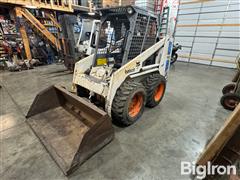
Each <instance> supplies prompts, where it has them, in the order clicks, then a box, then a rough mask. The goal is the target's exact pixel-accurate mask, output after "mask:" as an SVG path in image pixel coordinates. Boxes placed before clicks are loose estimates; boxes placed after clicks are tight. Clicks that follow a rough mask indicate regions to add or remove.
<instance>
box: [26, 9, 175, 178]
mask: <svg viewBox="0 0 240 180" xmlns="http://www.w3.org/2000/svg"><path fill="white" fill-rule="evenodd" d="M99 13H100V14H101V23H100V25H99V26H98V27H97V30H96V41H97V43H96V51H95V53H94V54H92V55H90V56H88V57H86V58H84V59H82V60H81V61H79V62H77V63H76V64H75V69H74V76H73V85H74V86H73V87H75V88H76V92H77V95H75V94H72V93H69V92H68V91H67V90H65V89H64V88H61V87H58V86H52V87H50V88H48V89H46V90H44V91H42V92H40V93H39V94H38V95H37V97H36V98H35V100H34V103H33V104H32V106H31V108H30V110H29V112H28V115H27V118H28V120H27V122H28V124H29V125H30V126H31V128H32V129H33V131H34V132H35V134H36V135H37V136H38V137H39V139H40V140H41V142H42V143H43V145H44V146H45V147H46V149H47V150H48V151H49V153H50V154H51V156H52V157H53V159H54V160H55V161H56V163H57V164H58V165H59V167H60V168H61V169H62V170H63V172H64V174H66V175H68V174H69V173H71V172H72V171H73V170H74V169H75V168H76V167H77V165H80V164H82V163H83V162H84V161H85V160H87V159H88V158H89V157H90V156H92V155H93V154H94V153H96V152H97V151H98V150H99V149H101V148H102V147H103V146H104V145H106V144H107V143H109V142H110V141H111V140H112V139H113V137H114V130H113V127H112V123H111V120H112V121H114V122H117V123H119V124H121V125H124V126H129V125H131V124H133V123H134V122H135V121H137V120H138V119H139V118H140V117H141V116H142V114H143V111H144V107H145V106H147V107H150V108H152V107H155V106H157V105H158V104H159V103H160V101H161V100H162V98H163V96H164V93H165V88H166V80H167V76H168V70H169V66H170V59H171V52H172V46H173V43H172V38H171V35H170V33H169V34H166V36H165V37H162V35H161V38H159V37H160V36H159V35H158V32H159V31H158V20H157V17H156V16H155V15H154V14H151V13H150V12H147V11H146V10H143V9H141V8H138V7H135V6H126V7H116V8H106V9H100V10H99ZM169 32H170V31H169ZM110 117H111V118H110Z"/></svg>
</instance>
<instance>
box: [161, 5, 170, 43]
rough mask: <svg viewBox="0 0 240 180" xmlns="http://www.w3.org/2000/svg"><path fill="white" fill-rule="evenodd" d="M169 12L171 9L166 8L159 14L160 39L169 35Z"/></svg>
mask: <svg viewBox="0 0 240 180" xmlns="http://www.w3.org/2000/svg"><path fill="white" fill-rule="evenodd" d="M169 12H170V8H169V7H164V8H163V10H162V13H161V14H159V29H158V34H159V36H158V37H160V39H162V37H164V36H166V35H167V31H168V23H169Z"/></svg>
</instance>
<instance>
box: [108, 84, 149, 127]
mask: <svg viewBox="0 0 240 180" xmlns="http://www.w3.org/2000/svg"><path fill="white" fill-rule="evenodd" d="M136 96H139V97H140V98H141V97H142V102H141V104H139V107H140V108H139V112H137V114H136V115H134V116H131V114H130V112H131V108H130V106H131V105H132V103H133V102H132V101H133V99H134V98H135V97H136ZM145 104H146V91H145V88H144V86H143V85H142V83H139V82H134V81H127V82H125V83H123V84H122V85H121V87H120V88H119V89H118V90H117V92H116V95H115V97H114V99H113V104H112V119H113V122H115V123H117V124H119V125H121V126H129V125H131V124H133V123H134V122H136V121H137V120H138V119H139V118H140V117H141V116H142V114H143V111H144V106H145Z"/></svg>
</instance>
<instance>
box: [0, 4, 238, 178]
mask: <svg viewBox="0 0 240 180" xmlns="http://www.w3.org/2000/svg"><path fill="white" fill-rule="evenodd" d="M42 2H43V1H41V0H40V1H37V0H32V1H22V0H19V1H11V0H6V1H4V0H3V2H0V23H1V42H0V45H1V47H0V48H1V51H0V52H1V58H0V65H1V66H0V67H1V70H0V86H1V88H0V94H1V96H0V102H1V103H0V139H1V141H0V143H1V144H0V152H1V153H0V167H1V168H0V177H1V179H3V180H9V179H18V180H26V179H36V180H42V179H50V180H60V179H117V180H118V179H119V180H126V179H163V180H172V179H179V180H187V179H197V178H196V177H194V176H193V175H182V174H181V162H183V161H185V162H191V163H195V164H196V166H198V165H204V163H203V162H206V161H210V162H212V163H213V164H218V165H229V164H231V165H235V166H236V167H237V174H225V175H216V176H212V175H209V176H207V177H206V179H219V180H225V179H226V180H228V179H230V180H235V179H236V180H238V179H239V174H240V168H239V167H240V166H239V159H240V147H239V144H240V143H239V129H240V105H239V102H240V93H239V89H240V87H239V89H238V84H239V86H240V83H239V81H240V80H239V79H240V78H239V77H238V78H237V80H235V81H233V82H232V83H231V81H232V79H233V77H234V76H235V74H236V73H238V76H240V75H239V67H238V63H239V64H240V2H239V1H235V0H226V1H217V0H179V1H174V0H169V1H162V0H155V1H150V0H135V1H125V0H120V1H118V0H114V1H110V0H103V1H84V0H79V1H60V0H57V1H52V0H50V1H45V2H44V3H42ZM135 6H136V7H137V8H136V9H135V8H133V9H134V11H136V12H137V11H138V8H140V9H142V8H143V9H145V11H147V12H149V14H150V15H149V14H148V15H149V16H150V17H149V19H148V23H147V24H148V25H149V24H150V21H151V18H154V17H155V16H156V17H157V15H158V16H159V17H158V18H160V20H159V23H158V24H157V26H160V29H161V30H159V41H156V42H154V44H151V46H148V47H147V48H149V49H150V50H151V47H154V48H155V49H156V50H155V51H154V53H155V54H156V52H157V51H158V50H159V52H165V48H164V47H165V46H166V45H165V44H163V45H161V48H163V49H161V48H160V46H159V47H158V46H157V45H158V44H159V45H160V44H161V42H162V40H163V39H164V38H165V36H167V34H168V33H167V29H170V31H172V36H173V39H174V40H173V43H174V45H175V47H177V46H178V45H180V47H181V48H179V49H177V52H175V53H177V59H176V60H177V61H176V62H174V63H173V64H171V65H170V64H169V65H166V66H168V67H169V72H168V73H167V72H166V75H165V77H167V87H166V91H165V95H164V98H163V99H162V100H160V101H161V103H160V104H159V105H158V106H156V107H154V108H149V107H146V108H145V110H144V113H143V114H142V116H141V117H140V118H139V119H137V120H136V121H134V123H133V124H131V125H130V126H129V125H127V126H121V125H118V124H117V123H113V125H112V126H113V127H111V128H112V129H113V132H114V138H113V139H111V141H110V142H108V143H105V144H104V146H102V147H101V148H98V149H97V150H96V151H95V152H94V153H93V154H91V155H88V156H87V159H84V163H81V164H79V165H77V167H75V166H74V170H73V171H72V169H71V170H69V174H68V172H67V173H66V172H64V168H63V167H62V165H61V162H60V161H59V160H58V159H57V158H56V157H55V155H54V154H53V153H52V151H51V149H49V147H48V146H47V145H46V141H45V140H44V139H41V138H42V137H43V136H41V135H42V134H41V135H39V134H38V131H36V129H35V127H34V126H33V124H31V123H30V121H32V117H30V115H29V114H31V113H30V110H29V109H34V108H36V109H37V108H40V109H41V107H43V106H45V104H51V103H53V101H55V100H54V97H53V96H51V94H50V95H48V96H47V98H45V99H43V101H41V103H43V104H40V105H39V106H38V107H36V106H34V105H35V104H37V100H38V99H41V98H40V95H42V94H44V92H47V90H46V89H48V88H49V87H51V86H53V85H56V86H57V87H60V88H62V90H61V93H62V92H65V91H67V92H68V93H69V94H70V95H69V97H72V96H73V97H74V99H77V100H79V101H81V102H82V101H87V102H86V103H91V101H90V100H88V97H87V98H86V97H85V98H82V97H81V98H79V97H78V96H79V94H78V89H77V90H76V88H74V85H79V84H78V82H77V80H76V79H77V78H80V77H82V76H79V77H78V75H77V73H76V72H75V71H76V70H78V68H79V67H80V66H81V63H82V62H84V59H87V58H89V57H92V56H93V54H94V52H95V51H94V48H99V47H98V44H97V45H96V46H95V44H94V46H91V45H89V44H92V42H91V40H89V41H88V43H89V44H81V42H83V43H86V42H87V41H82V40H81V38H82V37H81V32H82V33H85V35H86V37H88V38H91V37H92V38H93V39H94V40H93V41H95V38H94V37H97V35H93V34H94V32H95V34H97V32H99V31H100V30H99V29H98V26H97V25H98V23H99V22H100V21H102V19H101V17H100V18H99V17H98V16H97V14H98V11H100V12H103V13H101V15H100V16H105V15H106V17H107V18H109V16H110V15H109V14H111V13H112V14H114V13H116V12H117V11H116V12H115V11H111V8H119V7H135ZM102 8H103V9H104V10H102V11H101V10H99V9H102ZM109 9H110V10H109ZM165 10H166V11H167V13H166V14H167V21H166V22H163V19H164V16H162V15H163V14H164V13H165V12H166V11H165ZM126 11H128V9H126ZM113 12H114V13H113ZM140 12H141V13H142V12H143V11H142V10H140ZM131 13H132V12H131ZM131 13H130V14H131ZM152 14H153V15H152ZM32 16H33V17H32ZM129 16H130V15H129ZM146 16H147V15H146ZM79 17H80V19H81V18H82V21H81V23H80V24H79V23H76V22H75V21H78V22H79ZM33 18H34V19H33ZM107 18H106V19H107ZM121 18H123V15H121ZM121 18H119V19H118V20H119V22H120V20H121ZM89 19H90V20H91V22H92V24H91V26H89V25H88V24H87V23H86V24H84V23H85V22H84V21H85V20H86V22H88V20H89ZM95 20H98V21H99V22H98V21H95ZM145 20H146V19H142V20H141V21H140V26H142V24H143V22H142V21H145ZM109 21H110V20H109ZM132 21H133V20H132ZM26 22H28V23H26ZM141 23H142V24H141ZM164 25H166V26H167V27H164ZM102 26H104V25H103V24H102ZM126 27H127V26H126ZM129 27H130V28H131V26H130V25H129ZM84 28H85V30H83V29H84ZM164 28H165V29H166V31H164ZM36 29H37V30H36ZM110 29H111V28H110ZM145 30H146V32H148V30H147V28H146V27H145ZM151 30H152V29H151ZM109 31H111V30H109ZM149 31H150V30H149ZM111 32H113V31H111ZM164 33H165V34H164ZM139 34H140V33H139ZM137 35H138V34H137ZM150 35H151V33H149V34H148V35H145V37H144V40H143V41H147V40H146V39H149V40H150V38H151V37H150ZM99 36H100V40H99V41H96V42H94V43H99V44H100V42H101V35H99ZM115 36H116V37H114V38H112V37H111V38H112V39H117V35H115ZM163 36H164V37H163ZM86 37H85V38H86ZM127 38H129V36H127ZM96 39H97V38H96ZM107 39H108V40H109V38H108V37H107ZM136 39H137V38H136ZM84 40H85V39H84ZM154 40H155V39H154ZM164 40H165V39H164ZM35 41H36V42H35ZM132 41H134V38H133V40H132ZM132 41H131V42H132ZM166 41H167V40H166ZM168 41H169V42H170V41H171V38H170V39H169V40H168ZM14 42H15V43H14ZM138 43H139V41H136V43H135V44H136V46H138ZM36 44H37V45H36ZM169 44H170V43H169ZM115 45H116V44H115ZM131 45H132V44H131ZM131 45H129V46H131ZM99 46H100V45H99ZM110 46H112V44H111V42H110ZM139 46H140V47H138V49H141V51H140V52H139V54H140V56H141V55H142V57H145V55H146V54H147V53H146V52H148V50H149V49H147V48H146V49H144V48H143V47H144V46H143V45H142V43H141V44H140V45H139ZM169 46H170V45H169ZM125 48H126V49H127V46H126V47H125ZM19 49H20V50H19ZM43 49H44V50H43ZM76 49H78V50H79V51H77V50H76ZM82 49H83V50H82ZM129 49H130V50H129V51H130V52H131V50H132V49H131V47H130V48H129ZM100 50H101V48H100V49H98V51H100ZM42 51H43V53H41V52H42ZM98 51H97V52H98ZM113 51H116V49H114V50H113ZM166 51H167V49H166ZM172 51H174V48H173V49H172ZM82 52H84V53H85V54H84V55H83V54H82ZM150 52H151V51H149V53H150ZM88 53H90V54H88ZM107 53H109V54H110V52H107ZM124 53H125V51H124ZM79 54H80V55H79ZM139 54H137V55H136V56H135V57H133V58H132V59H133V61H134V60H135V59H136V60H138V59H140V56H139ZM163 54H164V53H163ZM163 54H162V55H161V57H164V55H163ZM171 54H172V55H171V57H170V56H166V57H167V58H168V59H169V58H170V59H171V58H172V57H173V52H171ZM151 55H153V54H151ZM96 56H98V54H97V55H96ZM124 57H125V56H124ZM124 57H122V59H124ZM151 57H152V56H151ZM151 57H150V56H148V58H151ZM154 57H156V56H154ZM100 58H101V62H102V61H103V59H104V58H102V56H101V57H100ZM107 58H109V57H108V56H107ZM111 58H113V57H112V56H111V57H110V58H109V59H111ZM114 58H115V56H114ZM161 59H162V60H163V59H164V58H161ZM87 60H88V59H87ZM162 60H161V61H162ZM81 61H82V62H81ZM139 61H140V60H139ZM129 62H131V61H129ZM75 63H76V64H75ZM160 63H161V62H160ZM74 64H75V65H74ZM105 65H106V64H105ZM125 65H126V64H125ZM155 65H156V64H151V65H149V66H151V67H152V66H155ZM123 67H125V66H123ZM74 68H75V69H74ZM91 68H92V67H91ZM159 68H160V69H161V67H159ZM120 70H121V68H120ZM130 70H131V69H130ZM165 70H166V69H165ZM166 71H168V70H166ZM117 72H118V71H117ZM125 72H126V71H125ZM140 73H141V72H140ZM80 80H81V79H80ZM81 82H82V81H81ZM81 82H80V83H81ZM228 84H234V88H233V89H231V91H229V92H228V93H227V94H224V95H223V92H222V89H223V88H224V87H225V86H226V85H228ZM96 87H97V86H96ZM92 88H94V87H92ZM120 89H121V88H120ZM118 90H119V89H118ZM93 91H97V90H93ZM117 92H118V91H117ZM229 94H230V95H231V96H230V95H229ZM37 95H38V96H39V97H38V96H37ZM57 95H58V96H60V95H59V94H57ZM36 96H37V97H36ZM90 96H92V95H91V93H90ZM64 97H65V98H66V96H64ZM223 97H224V98H228V97H234V98H235V99H233V100H232V99H231V101H230V100H229V101H227V100H225V99H224V100H223ZM90 98H91V97H89V99H90ZM237 98H238V99H237ZM66 99H68V98H66ZM66 99H64V100H66ZM82 99H83V100H82ZM59 101H60V102H61V100H59ZM71 101H74V100H71ZM33 102H36V103H33ZM69 102H70V101H69ZM224 102H229V104H227V105H229V106H230V107H229V106H228V107H226V106H227V105H225V106H224ZM67 103H68V102H67ZM83 104H84V103H83ZM92 104H93V103H92ZM92 106H94V107H90V108H91V109H95V108H96V109H97V110H96V111H98V112H101V113H104V117H107V118H108V116H110V115H112V118H114V117H115V116H113V114H110V115H109V113H108V112H107V110H105V109H104V108H100V107H99V106H98V105H96V104H95V105H92ZM36 109H35V111H37V110H36ZM99 109H100V110H99ZM229 109H231V110H229ZM39 111H42V110H39ZM40 113H42V112H40ZM56 114H57V113H56ZM56 114H55V115H56ZM60 114H61V113H60ZM62 114H64V113H62ZM55 115H54V114H52V115H51V117H49V119H50V118H54V117H55V118H56V117H58V116H55ZM57 115H59V114H57ZM62 116H63V115H62ZM33 117H35V116H33ZM42 117H44V115H42ZM46 119H48V117H47V118H46ZM56 119H57V118H56ZM99 119H101V118H99ZM109 119H110V117H109ZM66 126H68V124H66ZM70 126H72V125H70ZM59 127H60V125H59V124H54V125H53V124H51V128H52V129H53V130H54V131H57V130H55V129H54V128H56V129H57V128H59ZM47 128H48V125H45V124H43V125H42V132H44V130H45V129H47ZM60 128H61V127H60ZM77 130H78V132H80V130H79V129H77ZM110 130H111V129H110ZM64 132H65V129H64V130H62V131H59V132H56V133H59V134H60V135H61V136H62V137H64V136H65V135H62V134H64ZM43 134H44V133H43ZM49 135H51V134H49ZM99 136H100V135H99ZM57 138H58V137H57ZM89 139H90V140H89V141H91V140H92V139H94V138H93V137H92V138H91V137H90V138H89ZM60 140H61V141H62V140H64V139H60ZM55 142H56V141H55ZM82 144H83V143H80V145H79V147H78V148H79V151H80V152H81V150H82V149H81V146H82ZM55 145H56V144H55ZM49 146H51V147H53V146H54V145H53V144H51V145H49ZM230 146H231V147H230ZM59 147H60V148H61V149H60V151H62V152H68V149H67V147H64V146H61V145H59ZM83 149H84V148H83ZM226 149H227V150H226ZM230 151H231V153H232V154H234V155H232V154H231V153H230ZM78 153H79V152H78ZM224 153H225V154H224ZM226 154H227V155H228V157H227V155H226ZM78 155H79V157H80V159H81V153H79V154H78ZM230 155H231V156H230ZM57 156H60V155H58V154H57ZM60 158H61V157H60ZM74 158H75V157H74ZM221 158H222V159H225V162H224V161H222V159H221ZM74 163H75V162H74Z"/></svg>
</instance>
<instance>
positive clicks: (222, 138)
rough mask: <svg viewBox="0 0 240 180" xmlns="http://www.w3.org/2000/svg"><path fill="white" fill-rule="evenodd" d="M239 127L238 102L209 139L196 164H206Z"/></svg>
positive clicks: (239, 108) (239, 111)
mask: <svg viewBox="0 0 240 180" xmlns="http://www.w3.org/2000/svg"><path fill="white" fill-rule="evenodd" d="M239 127H240V104H239V105H238V106H237V108H236V109H235V111H234V112H233V113H232V114H231V115H230V117H229V118H228V119H227V121H226V122H225V124H224V125H223V127H222V128H221V129H220V131H219V132H218V133H217V134H216V135H215V137H214V138H213V139H212V140H211V141H210V143H209V144H208V145H207V147H206V148H205V150H204V152H203V153H202V155H201V156H200V157H199V159H198V161H197V165H206V164H207V162H208V161H212V160H213V159H214V158H215V157H216V156H217V155H218V154H219V153H220V152H221V151H222V149H223V148H224V146H225V145H226V144H227V143H228V141H229V140H230V139H231V137H232V136H233V135H234V134H235V132H236V131H237V129H238V128H239Z"/></svg>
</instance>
